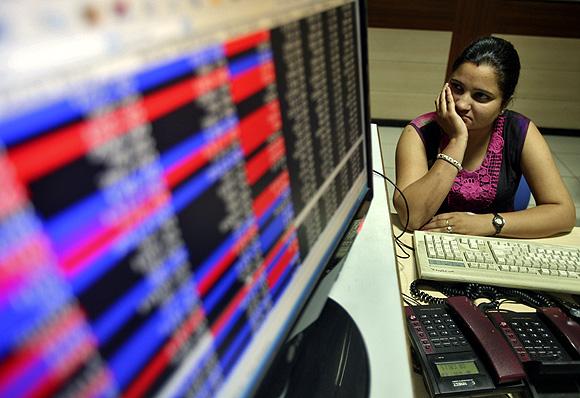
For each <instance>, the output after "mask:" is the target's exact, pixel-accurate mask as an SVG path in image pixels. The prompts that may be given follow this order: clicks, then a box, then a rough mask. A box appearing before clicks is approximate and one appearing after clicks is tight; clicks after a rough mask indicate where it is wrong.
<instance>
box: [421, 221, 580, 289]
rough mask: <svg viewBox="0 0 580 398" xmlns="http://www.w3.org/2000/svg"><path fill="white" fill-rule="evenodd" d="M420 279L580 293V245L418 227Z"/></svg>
mask: <svg viewBox="0 0 580 398" xmlns="http://www.w3.org/2000/svg"><path fill="white" fill-rule="evenodd" d="M413 239H414V243H415V264H416V266H417V273H418V277H419V278H421V279H430V280H437V281H449V282H473V283H482V284H487V285H496V286H504V287H512V288H517V289H531V290H538V291H552V292H562V293H574V294H580V246H578V247H576V246H560V245H552V244H547V243H541V242H537V241H529V240H518V239H504V238H491V237H481V236H469V235H455V234H447V233H439V232H424V231H415V233H414V237H413Z"/></svg>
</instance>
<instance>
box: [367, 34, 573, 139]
mask: <svg viewBox="0 0 580 398" xmlns="http://www.w3.org/2000/svg"><path fill="white" fill-rule="evenodd" d="M497 36H500V37H503V38H505V39H507V40H509V41H511V42H512V43H513V44H514V45H515V46H516V48H517V50H518V52H519V54H520V58H521V63H522V71H521V77H520V84H519V85H518V89H517V92H516V97H515V101H514V102H513V103H512V105H511V106H510V108H511V109H514V110H516V111H519V112H522V113H524V114H525V115H527V116H529V117H530V118H531V119H532V120H534V122H535V123H536V124H537V125H539V126H540V127H545V128H553V129H575V130H580V39H570V38H547V37H535V36H517V35H505V34H503V35H497ZM450 45H451V32H444V31H426V30H412V29H385V28H369V69H370V85H371V92H370V96H371V116H372V117H373V118H374V119H395V120H409V119H412V118H414V117H415V116H417V115H419V114H421V113H424V112H428V111H431V110H433V109H434V106H433V101H434V99H435V97H436V96H437V94H438V92H439V90H440V88H441V85H442V84H443V79H444V76H445V70H446V66H447V59H448V54H449V48H450ZM572 133H574V132H572ZM575 133H576V134H579V133H578V132H575Z"/></svg>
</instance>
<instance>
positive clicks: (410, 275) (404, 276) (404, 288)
mask: <svg viewBox="0 0 580 398" xmlns="http://www.w3.org/2000/svg"><path fill="white" fill-rule="evenodd" d="M390 216H391V224H392V226H393V234H394V235H395V236H398V235H399V234H400V233H401V231H402V229H403V228H402V226H401V225H400V222H399V218H398V216H397V215H396V214H391V215H390ZM412 237H413V235H412V234H411V233H405V234H404V235H403V236H402V237H401V241H402V242H404V243H405V244H408V245H410V246H412V245H413V239H412ZM535 241H539V242H545V243H549V244H561V245H578V242H580V228H578V227H576V228H574V229H573V230H572V231H571V232H570V233H568V234H565V235H561V236H557V237H551V238H542V239H536V240H535ZM406 252H407V253H408V254H409V256H410V257H409V258H398V259H397V269H398V270H399V281H400V289H401V292H403V293H406V294H410V292H409V285H410V284H411V282H412V281H414V280H415V279H416V277H417V272H416V268H415V259H414V253H413V251H411V250H407V249H406ZM397 253H398V254H403V253H402V251H401V249H400V248H397ZM426 291H427V292H428V293H429V294H431V295H433V296H436V297H445V296H444V295H442V294H441V293H439V292H433V291H430V290H426ZM502 308H504V309H512V310H516V311H526V310H527V311H529V310H531V309H530V308H529V307H527V306H525V305H523V304H508V305H503V306H502ZM412 379H413V383H414V393H415V397H417V398H418V397H426V396H428V395H427V391H426V389H425V386H424V384H423V383H422V381H421V379H420V376H419V375H417V374H413V376H412ZM499 397H505V395H504V394H501V395H498V398H499Z"/></svg>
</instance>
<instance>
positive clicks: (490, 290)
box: [409, 279, 580, 317]
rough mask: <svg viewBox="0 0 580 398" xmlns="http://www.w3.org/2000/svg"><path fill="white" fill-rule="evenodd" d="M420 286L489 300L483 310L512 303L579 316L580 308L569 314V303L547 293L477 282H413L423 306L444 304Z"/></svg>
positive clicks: (444, 292)
mask: <svg viewBox="0 0 580 398" xmlns="http://www.w3.org/2000/svg"><path fill="white" fill-rule="evenodd" d="M420 286H421V287H423V286H425V287H429V288H431V289H435V290H438V291H440V292H441V293H443V294H444V295H445V296H447V297H451V296H466V297H468V298H469V299H471V300H476V299H482V298H484V299H488V300H489V302H484V303H481V304H480V305H479V306H480V308H481V309H482V310H484V311H488V310H497V309H499V307H500V305H501V304H503V303H504V302H505V301H506V300H511V301H513V302H516V303H520V304H525V305H527V306H529V307H532V308H540V307H559V308H562V310H564V311H565V312H566V313H568V314H569V315H570V316H572V317H573V316H574V314H575V313H576V312H575V311H574V310H577V312H578V314H579V315H580V309H575V308H574V309H573V310H572V311H570V308H566V305H568V306H570V304H571V303H568V302H565V301H564V300H562V299H560V298H556V297H550V296H548V295H546V294H543V293H539V292H534V291H531V290H523V289H512V288H505V287H499V286H491V285H484V284H479V283H461V282H457V283H452V282H436V281H427V280H424V279H417V280H414V281H413V282H412V283H411V285H410V287H409V290H410V292H411V295H412V296H413V297H414V298H415V299H417V300H419V301H421V302H424V303H430V304H442V303H444V302H445V299H444V298H439V297H434V296H432V295H430V294H429V293H427V292H424V291H422V290H421V288H420Z"/></svg>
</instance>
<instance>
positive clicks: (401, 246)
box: [373, 170, 415, 259]
mask: <svg viewBox="0 0 580 398" xmlns="http://www.w3.org/2000/svg"><path fill="white" fill-rule="evenodd" d="M373 172H374V173H376V174H378V175H379V176H381V177H383V178H384V179H385V180H387V181H388V182H389V183H390V184H391V185H392V186H393V187H395V189H396V190H397V191H398V192H399V193H400V194H401V197H402V198H403V201H404V202H405V209H406V210H407V221H406V223H405V226H404V227H403V231H402V232H401V233H400V234H399V235H397V236H395V243H396V244H397V246H398V247H399V249H400V250H401V251H402V252H403V253H404V255H400V254H397V255H396V256H397V258H401V259H407V258H410V257H411V255H410V254H409V253H407V251H406V250H405V248H407V249H409V250H411V251H415V248H414V247H413V246H409V245H407V244H406V243H405V242H403V241H402V240H401V237H402V236H403V235H404V234H405V232H407V231H408V227H409V203H408V202H407V198H406V197H405V195H404V194H403V191H401V190H400V189H399V187H398V186H397V184H395V183H394V182H393V181H391V179H390V178H389V177H387V176H386V175H384V174H383V173H381V172H378V171H376V170H373Z"/></svg>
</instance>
